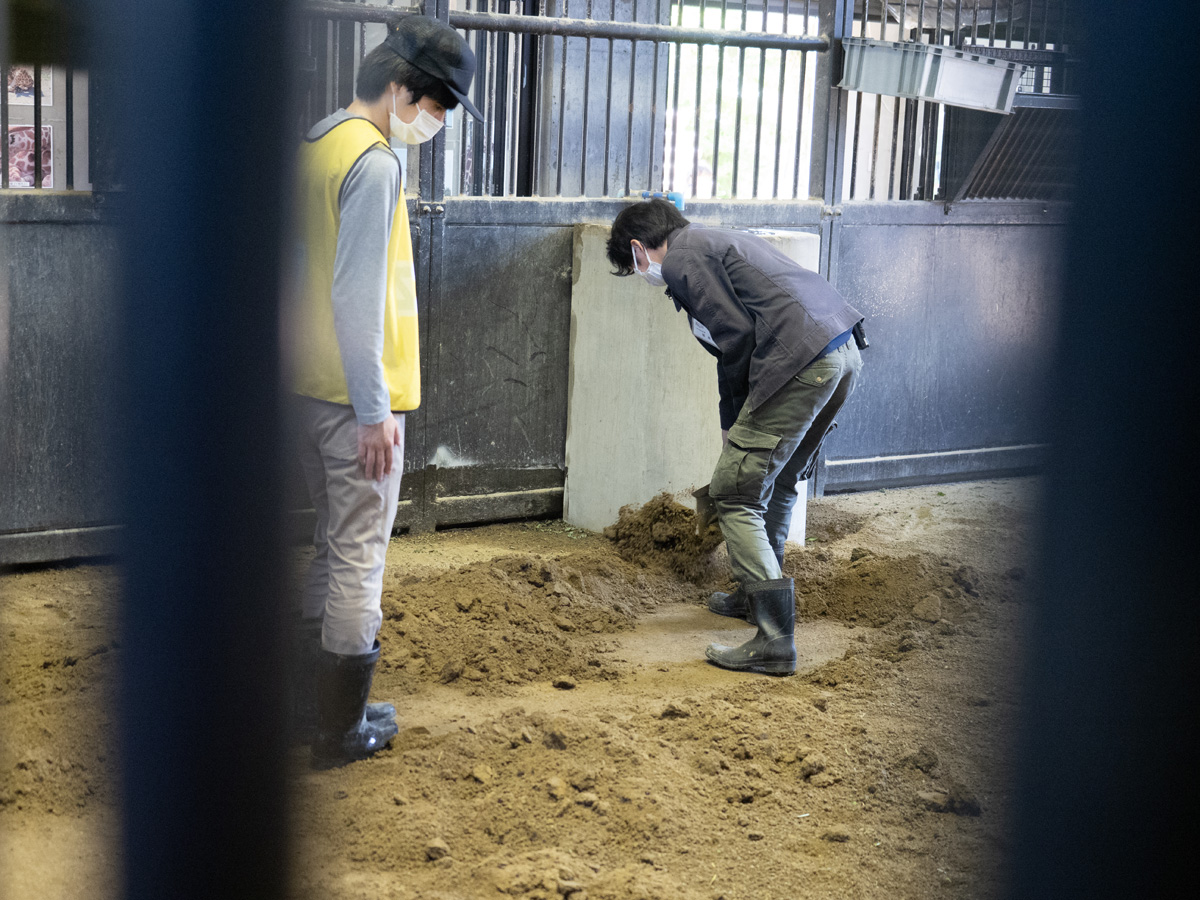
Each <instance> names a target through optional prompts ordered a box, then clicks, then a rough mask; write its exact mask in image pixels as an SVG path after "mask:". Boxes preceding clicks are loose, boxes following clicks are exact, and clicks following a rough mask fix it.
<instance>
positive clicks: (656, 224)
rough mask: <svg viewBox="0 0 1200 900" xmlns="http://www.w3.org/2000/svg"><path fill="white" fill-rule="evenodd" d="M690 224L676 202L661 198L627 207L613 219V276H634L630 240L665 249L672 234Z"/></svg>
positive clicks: (610, 252) (610, 247) (610, 248)
mask: <svg viewBox="0 0 1200 900" xmlns="http://www.w3.org/2000/svg"><path fill="white" fill-rule="evenodd" d="M690 224H691V223H690V222H688V220H687V219H685V218H684V217H683V213H681V212H680V211H679V210H678V209H677V208H676V207H675V204H674V203H671V202H669V201H667V200H660V199H659V198H657V197H653V198H651V199H649V200H644V201H641V202H639V203H634V204H633V205H632V206H627V207H625V208H624V209H623V210H621V211H620V212H619V213H618V214H617V217H616V219H614V220H613V223H612V233H611V234H610V235H609V238H608V261H609V262H610V263H612V264H613V265H614V266H615V267H616V271H615V272H613V274H614V275H632V274H633V271H634V269H633V251H632V250H630V249H629V242H630V241H641V242H642V244H643V245H645V246H646V247H647V248H648V249H651V250H653V249H654V248H655V247H661V246H662V245H663V242H664V241H666V239H667V238H668V237H670V235H671V232H673V231H676V230H677V229H680V228H683V227H684V226H685V225H690Z"/></svg>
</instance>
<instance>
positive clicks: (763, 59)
mask: <svg viewBox="0 0 1200 900" xmlns="http://www.w3.org/2000/svg"><path fill="white" fill-rule="evenodd" d="M761 27H762V30H763V31H766V30H767V0H763V11H762V26H761ZM766 79H767V51H766V50H759V51H758V112H757V118H758V122H757V125H756V127H755V129H754V188H753V193H752V194H751V196H754V197H757V196H758V176H759V171H758V170H759V166H760V163H761V161H762V159H761V154H762V119H763V82H765V81H766ZM697 105H699V104H697Z"/></svg>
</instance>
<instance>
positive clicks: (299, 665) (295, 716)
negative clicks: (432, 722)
mask: <svg viewBox="0 0 1200 900" xmlns="http://www.w3.org/2000/svg"><path fill="white" fill-rule="evenodd" d="M322 625H323V622H322V620H321V619H301V620H300V626H299V628H298V629H297V630H296V647H295V651H294V653H293V657H292V661H293V663H294V664H295V666H296V670H295V671H294V672H293V673H292V733H293V741H294V742H295V743H297V744H311V743H312V742H313V739H314V738H315V737H316V736H317V666H318V661H319V659H320V655H321V628H322ZM395 718H396V707H395V706H393V705H392V704H391V703H368V704H367V721H368V722H384V721H388V720H394V719H395Z"/></svg>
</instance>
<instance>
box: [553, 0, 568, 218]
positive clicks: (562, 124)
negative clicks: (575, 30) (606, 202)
mask: <svg viewBox="0 0 1200 900" xmlns="http://www.w3.org/2000/svg"><path fill="white" fill-rule="evenodd" d="M566 11H567V0H563V11H562V13H560V14H559V18H562V16H563V15H564V14H565V13H566ZM560 40H561V41H562V48H561V50H560V53H561V56H562V70H561V71H560V72H559V74H558V171H557V172H556V173H555V176H554V195H555V196H556V197H561V196H562V184H563V169H564V168H566V166H565V165H564V164H563V136H564V135H565V134H566V131H567V36H566V35H563V36H562V38H560Z"/></svg>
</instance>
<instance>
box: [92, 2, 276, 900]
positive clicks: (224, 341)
mask: <svg viewBox="0 0 1200 900" xmlns="http://www.w3.org/2000/svg"><path fill="white" fill-rule="evenodd" d="M288 12H289V4H288V3H287V2H285V0H259V2H255V3H245V2H241V0H101V2H99V3H97V4H95V13H96V15H95V19H94V23H95V27H96V30H97V35H98V40H99V41H100V42H101V45H102V51H103V53H104V55H103V57H102V58H101V60H102V64H103V65H106V66H107V67H109V68H110V69H111V71H112V72H113V73H114V74H115V75H116V76H117V78H118V79H119V83H120V84H121V85H123V89H122V91H120V92H119V94H118V95H117V96H116V97H114V98H113V100H114V102H113V104H112V105H111V106H110V107H109V108H107V109H105V110H104V111H103V114H104V115H105V116H107V117H109V121H110V122H115V123H117V133H118V134H119V135H120V142H121V145H120V147H119V150H118V152H119V153H120V154H121V155H122V158H123V162H124V165H123V176H124V181H125V185H124V186H125V191H124V192H123V196H115V197H114V198H113V199H114V200H121V201H122V203H121V204H120V206H121V207H122V208H121V210H120V215H121V222H122V224H123V233H122V240H123V271H122V275H123V278H122V284H121V294H122V300H123V316H122V324H123V328H124V341H123V347H122V357H123V361H124V367H123V373H122V375H123V391H122V398H121V399H122V417H121V420H120V431H121V437H122V440H123V447H122V449H123V455H122V456H121V465H120V466H119V471H118V472H117V473H115V474H116V475H117V476H118V477H119V479H120V481H121V488H122V497H123V509H122V516H121V518H122V521H124V522H125V523H126V539H125V546H124V551H123V562H124V567H125V591H124V606H123V625H122V639H121V699H120V705H121V709H120V720H121V734H120V741H121V747H122V779H123V785H122V786H123V789H124V809H123V816H124V833H125V876H126V896H127V897H130V898H138V900H141V898H146V900H162V898H166V897H170V898H172V900H185V898H201V897H204V898H215V897H221V898H233V897H253V898H257V900H269V898H275V897H280V896H282V895H283V891H284V884H285V880H286V870H287V853H286V843H287V841H286V834H287V829H286V825H287V823H286V816H285V814H286V804H285V779H284V770H283V764H284V758H285V757H284V754H285V736H284V730H285V707H284V677H283V673H284V671H285V658H284V650H285V647H286V643H285V640H284V634H285V628H284V627H283V624H284V621H285V617H284V615H283V613H282V609H281V606H282V603H281V597H282V596H283V591H282V587H283V580H284V566H283V545H282V539H283V527H282V526H283V514H282V501H281V497H282V490H283V475H282V468H283V466H282V462H281V461H282V459H283V455H282V452H281V440H280V433H281V428H280V418H281V415H280V408H281V404H280V398H279V385H280V361H279V352H278V349H277V348H278V345H279V327H278V323H279V316H278V309H279V269H280V243H281V236H282V235H281V232H282V228H283V219H284V209H285V204H284V197H285V186H286V183H287V180H286V176H287V171H288V168H289V159H290V155H291V154H290V150H291V146H290V145H291V144H292V142H293V140H294V126H293V123H292V121H291V116H290V112H291V110H292V109H293V104H292V98H291V97H290V95H289V75H290V71H289V68H288V65H289V64H288V62H287V61H288V60H290V59H291V56H290V55H289V53H288V50H289V48H290V47H291V46H292V41H291V34H290V26H289V19H288Z"/></svg>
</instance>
